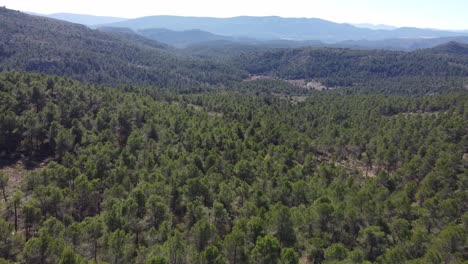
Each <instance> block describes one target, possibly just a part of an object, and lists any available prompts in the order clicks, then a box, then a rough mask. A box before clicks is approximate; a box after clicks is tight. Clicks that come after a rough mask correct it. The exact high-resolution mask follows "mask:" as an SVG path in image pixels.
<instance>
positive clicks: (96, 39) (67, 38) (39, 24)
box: [0, 8, 243, 87]
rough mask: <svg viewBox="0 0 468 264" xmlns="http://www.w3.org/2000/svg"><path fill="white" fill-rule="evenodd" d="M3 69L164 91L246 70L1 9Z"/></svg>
mask: <svg viewBox="0 0 468 264" xmlns="http://www.w3.org/2000/svg"><path fill="white" fill-rule="evenodd" d="M0 25H1V27H0V70H3V71H10V70H20V71H34V72H42V73H47V74H55V75H61V76H67V77H73V78H76V79H78V80H81V81H85V82H92V83H102V84H109V85H118V84H121V83H133V84H151V85H156V86H164V87H174V86H175V87H180V86H184V85H195V84H196V85H203V84H220V83H224V82H229V81H231V80H240V79H241V78H242V76H243V73H242V71H240V70H237V69H234V68H232V67H229V66H226V65H225V64H220V63H215V62H211V61H206V60H200V59H193V58H189V57H186V56H185V57H182V56H176V55H174V54H171V53H169V52H166V51H165V50H164V49H161V48H160V47H157V45H155V42H154V41H151V40H149V39H147V40H146V42H145V41H143V40H142V39H143V37H140V36H135V35H130V34H117V33H105V32H102V31H97V30H91V29H89V28H87V27H85V26H82V25H79V24H72V23H68V22H64V21H60V20H55V19H50V18H44V17H38V16H31V15H26V14H24V13H20V12H17V11H12V10H8V9H5V8H0Z"/></svg>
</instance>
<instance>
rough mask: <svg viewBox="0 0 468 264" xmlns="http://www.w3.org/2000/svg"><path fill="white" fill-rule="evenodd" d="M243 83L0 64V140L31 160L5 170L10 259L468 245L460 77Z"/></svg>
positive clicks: (299, 256)
mask: <svg viewBox="0 0 468 264" xmlns="http://www.w3.org/2000/svg"><path fill="white" fill-rule="evenodd" d="M240 85H244V86H243V87H239V88H238V91H241V92H222V93H209V94H185V95H177V94H173V93H170V92H168V91H167V90H160V89H157V88H148V87H147V88H145V87H133V86H128V85H126V86H121V87H118V88H107V87H103V86H97V85H87V84H83V83H80V82H77V81H73V80H70V79H64V78H59V77H51V76H47V75H37V74H28V73H15V72H12V73H2V74H0V110H1V111H0V127H1V129H0V155H1V158H2V160H5V161H10V162H11V163H12V164H15V163H16V162H17V161H18V160H22V161H23V162H25V163H30V164H33V169H32V170H31V171H30V173H26V174H25V175H24V178H23V179H22V181H21V183H19V184H18V183H15V182H14V181H13V180H12V179H11V175H8V174H7V173H6V172H3V171H2V172H1V174H0V194H1V196H0V199H1V200H2V202H1V205H0V210H1V213H2V215H3V216H4V217H2V218H0V259H1V258H3V259H4V260H0V263H9V262H8V261H11V262H22V263H93V262H95V261H96V262H107V263H171V264H181V263H233V264H234V263H235V264H240V263H269V264H270V263H278V264H280V263H281V264H283V263H299V261H302V263H365V262H375V263H405V262H410V263H461V262H463V261H464V260H465V259H467V252H466V245H467V244H466V243H467V239H466V237H467V233H468V231H467V228H468V213H467V212H466V199H467V191H466V190H467V189H468V188H467V178H468V177H467V176H468V175H467V170H466V166H467V163H468V160H467V154H466V146H467V144H468V136H467V127H468V121H467V120H468V95H467V94H466V93H447V94H444V95H436V96H426V97H402V96H388V95H378V94H359V93H353V94H348V95H345V94H344V93H342V92H338V91H336V92H335V91H332V92H322V93H314V94H312V95H311V96H309V97H307V98H306V99H304V100H293V99H291V98H288V96H287V95H285V96H273V95H268V94H264V93H263V91H264V90H265V89H266V88H265V87H268V81H266V83H263V84H262V83H260V87H259V93H258V96H252V95H251V94H249V93H247V94H246V93H242V91H243V90H244V89H247V88H248V87H247V88H246V86H245V85H251V86H254V85H253V84H240ZM272 85H274V84H272ZM278 89H280V90H281V88H278ZM247 90H251V89H250V88H249V89H247ZM290 99H291V100H290ZM41 164H42V165H41ZM34 165H36V166H34ZM9 177H10V179H9Z"/></svg>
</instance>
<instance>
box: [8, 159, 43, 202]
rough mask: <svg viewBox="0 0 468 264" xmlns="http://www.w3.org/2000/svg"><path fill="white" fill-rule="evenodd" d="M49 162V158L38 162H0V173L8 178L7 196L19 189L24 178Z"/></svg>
mask: <svg viewBox="0 0 468 264" xmlns="http://www.w3.org/2000/svg"><path fill="white" fill-rule="evenodd" d="M50 161H51V159H50V158H46V159H42V160H38V161H26V160H21V159H20V160H16V161H13V162H12V161H5V160H2V161H0V172H3V173H5V174H6V175H7V176H8V177H9V181H8V185H7V189H6V190H7V194H8V195H11V194H12V193H13V192H14V191H15V190H17V189H19V188H20V187H21V183H22V182H23V179H24V177H25V176H26V175H27V174H28V173H31V172H32V171H34V170H37V169H41V168H43V167H45V166H47V164H48V163H49V162H50Z"/></svg>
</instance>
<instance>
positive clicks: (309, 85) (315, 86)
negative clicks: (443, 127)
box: [244, 75, 333, 91]
mask: <svg viewBox="0 0 468 264" xmlns="http://www.w3.org/2000/svg"><path fill="white" fill-rule="evenodd" d="M256 80H281V81H285V82H287V83H289V84H292V85H294V86H297V87H301V88H305V89H308V90H317V91H324V90H331V89H333V88H330V87H326V86H325V85H323V84H322V83H321V82H319V81H316V80H305V79H296V80H288V79H281V78H277V77H273V76H269V75H251V76H249V77H248V78H247V79H245V80H244V81H247V82H248V81H256Z"/></svg>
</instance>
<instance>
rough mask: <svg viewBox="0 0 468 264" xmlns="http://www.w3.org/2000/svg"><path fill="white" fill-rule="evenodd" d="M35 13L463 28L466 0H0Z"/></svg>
mask: <svg viewBox="0 0 468 264" xmlns="http://www.w3.org/2000/svg"><path fill="white" fill-rule="evenodd" d="M0 6H6V7H7V8H10V9H15V10H21V11H28V12H35V13H40V14H51V13H64V12H66V13H77V14H90V15H100V16H114V17H125V18H136V17H142V16H150V15H182V16H209V17H233V16H241V15H247V16H282V17H316V18H322V19H326V20H330V21H334V22H339V23H372V24H386V25H392V26H399V27H401V26H410V27H420V28H438V29H453V30H462V29H463V30H468V0H0Z"/></svg>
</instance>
